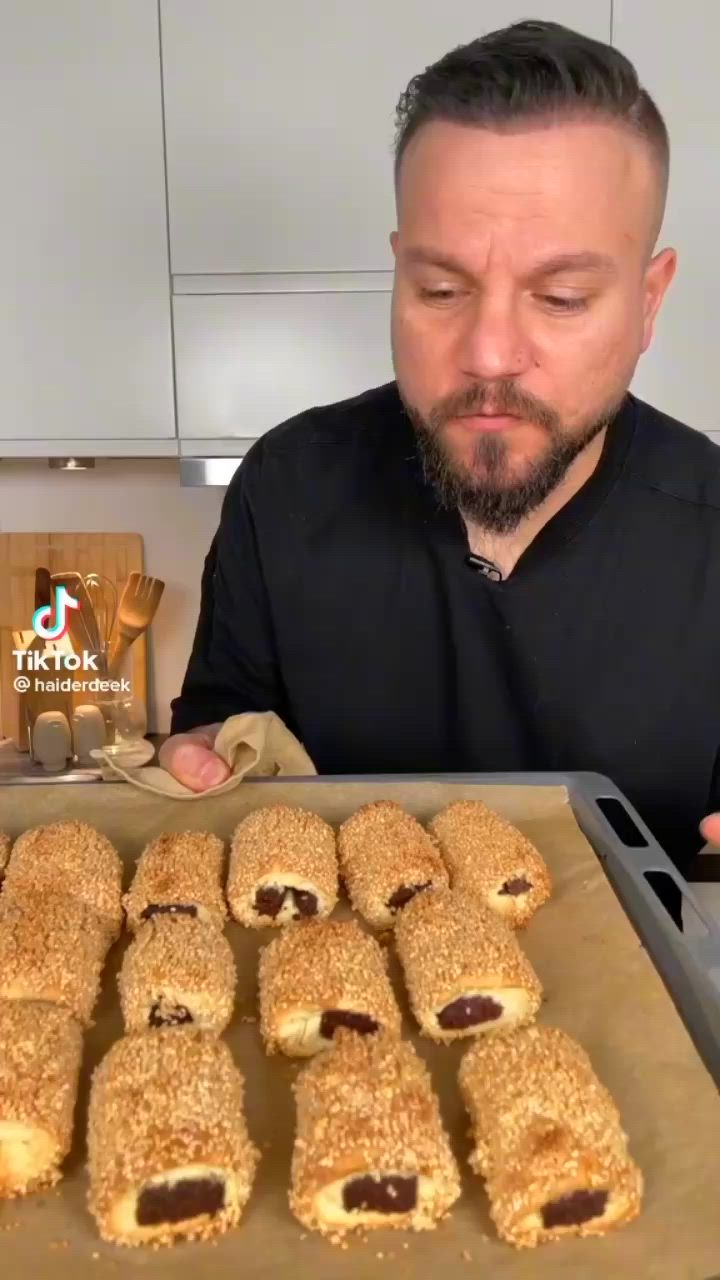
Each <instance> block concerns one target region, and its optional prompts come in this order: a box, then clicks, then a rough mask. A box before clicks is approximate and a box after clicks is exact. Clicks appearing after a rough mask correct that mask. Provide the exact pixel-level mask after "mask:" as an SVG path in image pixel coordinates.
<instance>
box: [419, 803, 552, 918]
mask: <svg viewBox="0 0 720 1280" xmlns="http://www.w3.org/2000/svg"><path fill="white" fill-rule="evenodd" d="M428 826H429V829H430V831H431V832H432V833H433V835H434V836H435V837H436V838H437V840H438V843H439V845H440V849H441V851H442V855H443V857H444V859H445V862H446V863H447V867H448V870H449V872H450V880H451V883H452V886H453V888H459V889H462V890H463V891H465V892H468V893H477V894H478V895H479V896H480V897H481V898H482V899H483V900H484V901H485V902H486V903H487V905H488V906H489V907H492V909H493V911H497V913H498V915H501V916H504V917H505V919H506V920H508V922H509V923H510V924H511V925H512V926H513V927H514V928H522V927H523V926H524V925H526V924H527V923H528V921H529V920H530V919H531V917H532V916H533V915H534V914H535V912H536V911H537V909H538V907H541V906H542V904H543V903H544V902H546V901H547V899H548V898H549V897H550V892H551V889H552V884H551V880H550V873H549V871H548V869H547V867H546V865H545V863H544V861H543V859H542V858H541V856H540V854H539V853H538V851H537V849H536V848H535V846H534V845H533V844H531V842H530V841H529V840H528V838H527V836H524V835H523V834H522V832H521V831H518V829H517V827H514V826H513V825H512V823H510V822H507V821H506V819H505V818H501V817H500V815H499V814H497V813H494V812H493V810H492V809H488V807H487V805H485V804H483V803H482V801H480V800H459V801H456V802H455V803H454V804H451V805H448V806H447V808H446V809H443V810H442V812H441V813H438V814H436V816H435V817H434V818H433V819H432V821H431V822H429V823H428Z"/></svg>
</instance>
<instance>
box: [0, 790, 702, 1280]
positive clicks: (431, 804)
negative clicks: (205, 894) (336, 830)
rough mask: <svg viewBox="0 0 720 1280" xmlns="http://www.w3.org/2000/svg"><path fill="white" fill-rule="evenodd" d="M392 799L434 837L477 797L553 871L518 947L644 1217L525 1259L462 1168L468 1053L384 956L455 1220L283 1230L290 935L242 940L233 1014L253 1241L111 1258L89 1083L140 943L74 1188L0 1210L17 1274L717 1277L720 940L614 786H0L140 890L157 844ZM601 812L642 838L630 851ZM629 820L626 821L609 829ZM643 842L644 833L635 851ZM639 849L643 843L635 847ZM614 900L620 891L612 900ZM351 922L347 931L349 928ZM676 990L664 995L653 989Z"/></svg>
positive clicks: (24, 820) (260, 934)
mask: <svg viewBox="0 0 720 1280" xmlns="http://www.w3.org/2000/svg"><path fill="white" fill-rule="evenodd" d="M380 798H390V799H396V800H397V801H398V803H401V804H403V805H404V806H405V807H406V808H407V809H408V810H409V811H410V812H414V813H415V814H416V816H417V817H419V818H420V819H421V820H426V819H427V818H429V817H430V816H431V815H432V813H434V812H437V810H438V809H439V808H441V807H442V806H443V805H444V804H447V803H449V802H450V801H451V800H453V799H460V798H478V799H483V800H484V801H485V802H486V803H488V804H489V805H491V807H493V808H495V809H497V810H498V811H499V812H501V813H504V814H505V815H506V816H507V817H508V818H510V820H511V821H515V822H516V823H517V825H518V826H519V827H520V828H521V829H523V830H524V831H525V832H526V834H527V835H528V836H529V837H530V839H532V840H533V841H534V843H535V844H536V845H537V846H538V848H539V849H540V851H541V853H542V854H543V855H544V856H545V858H546V859H547V861H548V864H549V866H550V869H551V872H552V874H553V878H554V882H555V890H554V893H553V897H552V898H551V900H550V902H548V903H547V904H546V906H544V907H543V908H542V910H541V911H540V912H539V913H538V914H537V916H536V917H535V918H534V920H533V921H532V922H531V924H530V925H529V927H528V929H527V930H525V931H524V932H523V934H522V945H523V947H524V949H525V950H526V951H527V954H528V955H529V958H530V959H531V961H532V963H533V964H534V966H535V968H536V969H537V971H538V973H539V975H540V977H541V979H542V981H543V985H544V988H545V997H546V1000H545V1003H544V1005H543V1008H542V1010H541V1013H540V1017H541V1019H542V1021H544V1022H546V1023H548V1022H549V1023H553V1024H554V1025H558V1026H562V1027H563V1028H564V1029H565V1030H567V1031H569V1032H570V1033H571V1034H574V1035H575V1036H576V1037H577V1039H578V1040H579V1041H580V1042H581V1043H582V1044H583V1045H584V1046H585V1048H586V1049H587V1051H588V1052H589V1054H590V1056H591V1059H592V1061H593V1063H594V1065H595V1068H596V1070H597V1072H598V1075H599V1076H600V1078H601V1079H602V1080H603V1081H604V1082H605V1083H606V1084H607V1086H608V1088H609V1089H610V1091H611V1092H612V1094H613V1096H614V1097H615V1099H616V1101H617V1103H618V1106H619V1108H620V1111H621V1115H622V1117H623V1122H624V1123H625V1126H626V1128H627V1130H628V1133H629V1135H630V1142H631V1149H632V1150H633V1153H634V1154H635V1156H636V1158H637V1159H638V1162H639V1163H640V1165H641V1167H642V1168H643V1170H644V1172H645V1176H646V1188H647V1189H646V1195H645V1201H644V1205H643V1211H642V1214H641V1216H640V1217H639V1219H638V1220H637V1221H636V1222H635V1223H633V1224H631V1225H629V1226H628V1227H626V1228H623V1229H622V1230H621V1231H617V1232H614V1233H611V1234H609V1235H608V1236H607V1237H605V1238H603V1239H601V1240H591V1241H584V1240H568V1241H564V1242H562V1243H561V1244H557V1245H552V1246H545V1247H544V1248H542V1249H538V1250H523V1251H516V1250H514V1249H512V1248H511V1247H510V1246H508V1245H506V1244H503V1243H502V1242H500V1241H499V1240H498V1239H497V1237H496V1233H495V1231H494V1228H493V1227H492V1224H491V1222H490V1219H489V1216H488V1213H487V1203H486V1199H485V1195H484V1192H483V1189H482V1183H481V1181H480V1180H479V1179H478V1178H476V1177H475V1176H474V1175H472V1174H471V1173H470V1171H469V1169H468V1167H467V1156H468V1153H469V1150H470V1142H469V1139H468V1136H467V1117H466V1115H465V1112H464V1109H463V1107H462V1102H461V1099H460V1096H459V1091H458V1089H457V1069H458V1066H459V1063H460V1060H461V1057H462V1055H463V1053H464V1052H465V1051H466V1050H467V1048H468V1044H469V1042H468V1041H459V1042H456V1043H455V1044H453V1045H449V1046H436V1045H432V1044H431V1043H430V1042H428V1041H426V1040H423V1039H422V1037H420V1036H418V1035H417V1033H416V1030H415V1028H414V1023H413V1021H412V1019H411V1017H410V1015H409V1010H408V1006H407V1000H406V996H405V992H404V985H403V983H402V979H401V976H400V975H399V972H398V969H397V965H396V964H395V962H394V958H393V957H392V953H391V976H392V979H393V982H394V985H395V989H396V993H397V996H398V1000H399V1002H400V1004H401V1008H402V1011H403V1020H404V1027H403V1034H404V1035H406V1036H407V1037H408V1038H409V1039H411V1040H412V1042H413V1043H414V1045H415V1047H416V1049H417V1051H418V1052H419V1053H420V1054H421V1056H422V1057H423V1058H424V1059H425V1061H426V1062H427V1064H428V1067H429V1069H430V1071H431V1074H432V1078H433V1082H434V1085H435V1088H436V1090H437V1093H438V1097H439V1100H440V1105H441V1109H442V1113H443V1118H444V1120H445V1123H446V1125H447V1127H448V1130H449V1132H450V1135H451V1139H452V1143H453V1148H454V1150H455V1154H456V1156H457V1159H458V1162H459V1165H460V1168H461V1171H462V1179H463V1194H462V1197H461V1199H460V1200H459V1201H458V1203H457V1205H456V1206H455V1207H454V1209H453V1211H452V1215H451V1217H450V1219H449V1220H448V1221H446V1222H444V1223H443V1224H442V1225H441V1226H440V1227H439V1228H438V1229H437V1230H436V1231H434V1232H429V1233H422V1234H417V1235H415V1234H413V1233H404V1232H403V1233H400V1232H392V1231H383V1232H375V1233H368V1236H367V1238H366V1239H367V1242H366V1243H363V1241H362V1240H360V1241H353V1242H352V1244H351V1245H350V1247H349V1248H348V1250H347V1251H341V1250H340V1249H338V1248H335V1247H333V1246H332V1245H330V1244H329V1243H328V1242H327V1241H325V1240H323V1239H321V1238H319V1237H318V1236H317V1235H316V1234H315V1233H308V1232H305V1231H303V1230H302V1228H301V1227H300V1226H299V1224H298V1223H297V1222H296V1221H295V1219H294V1218H293V1217H292V1215H291V1214H290V1212H289V1209H288V1205H287V1187H288V1177H289V1168H290V1156H291V1152H292V1137H293V1131H294V1107H293V1101H292V1093H291V1088H290V1086H291V1084H292V1082H293V1080H294V1079H295V1078H296V1076H297V1073H298V1070H300V1069H301V1066H300V1064H298V1063H296V1062H295V1061H292V1060H288V1059H284V1058H282V1057H275V1058H270V1059H269V1058H267V1057H266V1056H265V1054H264V1052H263V1049H262V1045H261V1042H260V1037H259V1034H258V1028H257V1024H256V1022H255V1021H254V1020H253V1019H254V1018H255V1016H256V973H257V955H258V950H259V948H260V947H262V946H263V945H265V943H267V941H269V939H270V938H271V937H273V936H274V935H275V931H273V930H263V931H253V930H246V929H242V928H240V926H238V925H235V924H229V925H228V929H227V934H228V937H229V938H230V941H231V943H232V945H233V949H234V952H235V956H236V961H237V966H238V978H239V985H238V999H237V1007H236V1014H235V1017H234V1019H233V1023H232V1025H231V1027H230V1028H229V1030H228V1032H227V1033H226V1037H225V1038H226V1039H227V1041H228V1043H229V1045H230V1047H231V1049H232V1052H233V1055H234V1057H235V1060H236V1061H237V1063H238V1065H239V1066H240V1068H241V1069H242V1071H243V1073H244V1075H245V1079H246V1086H247V1114H248V1124H249V1128H250V1131H251V1133H252V1136H253V1138H254V1140H255V1141H256V1143H257V1145H258V1146H259V1148H260V1150H261V1156H262V1158H261V1161H260V1165H259V1168H258V1174H257V1179H256V1182H255V1186H254V1188H253V1193H252V1196H251V1198H250V1201H249V1204H248V1206H247V1209H246V1211H245V1214H244V1215H243V1219H242V1222H241V1224H240V1226H239V1228H238V1229H237V1230H236V1231H234V1232H232V1233H229V1234H228V1235H226V1236H224V1237H222V1238H221V1239H220V1240H219V1241H218V1242H217V1244H215V1245H210V1244H207V1245H203V1244H184V1245H179V1246H177V1247H176V1248H175V1249H172V1250H162V1251H158V1252H152V1251H148V1250H127V1249H121V1248H118V1247H116V1246H113V1245H109V1244H105V1243H104V1242H102V1241H101V1240H100V1239H99V1237H98V1235H97V1231H96V1229H95V1224H94V1222H93V1220H92V1218H91V1217H90V1215H89V1214H88V1211H87V1206H86V1192H87V1179H86V1172H85V1126H86V1112H87V1099H88V1091H89V1083H90V1077H91V1072H92V1070H93V1068H94V1066H95V1065H96V1063H97V1062H99V1061H100V1059H101V1058H102V1056H103V1055H104V1053H105V1052H106V1050H107V1049H108V1048H109V1046H110V1044H111V1043H112V1042H113V1041H114V1040H116V1039H117V1038H118V1037H119V1036H120V1035H121V1034H122V1026H121V1020H120V1012H119V1007H118V1000H117V988H116V978H117V972H118V970H119V967H120V964H121V962H122V957H123V953H124V948H125V946H126V944H127V940H126V939H124V940H122V941H121V942H120V943H119V944H118V945H117V946H116V947H114V948H113V949H112V951H111V953H110V956H109V958H108V964H107V967H106V971H105V975H104V983H103V991H102V994H101V998H100V1001H99V1005H98V1008H97V1011H96V1019H95V1025H94V1026H93V1027H92V1028H91V1029H90V1030H89V1031H88V1033H87V1035H86V1043H85V1054H84V1060H83V1071H82V1077H81V1087H80V1094H79V1098H78V1107H77V1112H76V1125H75V1141H74V1146H73V1150H72V1152H71V1155H70V1157H69V1159H68V1161H67V1163H66V1166H65V1177H64V1179H63V1181H62V1182H61V1183H60V1184H59V1186H58V1187H57V1188H55V1189H54V1190H53V1191H51V1192H47V1193H40V1194H38V1195H35V1196H31V1197H27V1198H25V1199H22V1200H18V1201H13V1202H9V1203H7V1202H6V1203H4V1204H3V1203H0V1241H1V1242H2V1244H1V1247H2V1257H3V1263H4V1274H7V1275H8V1276H16V1275H17V1276H25V1275H28V1276H29V1275H32V1276H33V1280H50V1278H52V1280H86V1277H90V1276H93V1277H104V1276H109V1277H122V1278H123V1280H125V1277H126V1276H135V1275H137V1276H152V1277H153V1280H155V1277H158V1278H160V1277H162V1280H186V1278H187V1280H191V1278H192V1280H206V1278H210V1277H212V1280H230V1278H231V1277H232V1280H236V1278H237V1276H238V1275H242V1276H243V1280H270V1278H271V1277H272V1278H273V1280H275V1277H280V1276H284V1275H285V1274H286V1272H288V1271H289V1270H291V1269H294V1270H296V1271H297V1272H299V1274H300V1275H301V1276H305V1275H312V1276H313V1280H376V1277H378V1276H380V1277H382V1276H383V1275H387V1276H388V1277H392V1280H396V1278H397V1280H426V1278H427V1280H431V1278H432V1280H435V1278H436V1277H437V1276H438V1275H442V1276H443V1280H461V1278H464V1277H467V1276H471V1275H475V1274H477V1275H483V1276H492V1277H493V1280H550V1277H552V1280H580V1278H581V1280H608V1277H612V1280H710V1278H711V1277H713V1276H715V1275H717V1273H718V1271H719V1270H720V1229H719V1228H718V1226H717V1193H716V1190H715V1188H716V1186H717V1178H718V1173H719V1172H720V1154H719V1153H720V1100H719V1099H718V1092H717V1085H716V1083H715V1082H714V1080H713V1078H712V1076H711V1074H710V1072H711V1071H713V1069H714V1068H716V1067H717V1063H718V1056H717V1047H718V1020H717V993H716V991H715V990H714V987H713V982H712V972H713V969H714V967H715V964H716V959H717V954H718V952H717V943H718V938H717V930H716V927H715V926H714V925H713V923H712V921H710V920H707V919H706V918H705V917H704V915H703V912H702V910H701V908H700V907H699V905H698V904H697V903H695V901H694V898H693V895H692V892H691V890H690V889H689V888H688V886H687V885H685V883H684V882H683V880H682V877H680V876H678V874H677V872H676V871H675V869H674V868H673V867H672V865H671V864H670V863H669V861H668V859H667V858H666V857H665V855H664V854H663V852H662V850H661V849H659V847H658V846H657V844H656V843H655V841H653V839H652V837H651V836H650V833H649V832H648V831H647V829H646V828H645V826H644V824H643V823H642V822H641V820H640V819H639V817H638V815H637V814H636V813H635V811H634V810H633V809H632V807H631V806H630V805H629V804H628V803H627V801H626V800H625V799H624V797H622V796H621V794H620V793H619V792H618V791H617V789H616V788H615V787H614V786H613V785H612V784H611V783H610V782H608V781H607V780H606V779H604V778H600V777H598V776H597V775H592V774H584V775H583V774H580V775H570V774H558V773H553V774H530V775H522V774H515V775H508V774H499V773H498V774H482V775H479V774H478V775H467V774H465V775H458V774H456V775H440V776H437V775H436V776H434V777H427V778H418V777H417V776H414V775H390V776H389V775H384V776H383V775H380V776H378V777H376V778H367V777H360V778H358V777H350V778H342V777H335V776H333V777H330V778H323V777H320V778H302V779H295V780H293V779H252V780H245V781H244V782H243V783H242V784H241V785H240V786H238V787H237V788H236V789H235V790H234V791H232V792H228V793H226V794H225V795H223V796H220V797H216V798H213V797H202V798H198V799H194V800H192V801H178V800H171V799H169V798H166V797H158V796H155V795H152V794H150V793H148V792H144V791H140V790H138V789H136V788H133V787H130V786H128V785H127V784H124V783H109V784H96V783H92V784H82V783H79V784H77V785H76V786H72V787H70V786H54V785H53V784H52V783H49V784H47V785H46V786H42V785H34V786H33V787H32V788H26V787H17V788H13V787H3V788H1V789H0V827H3V826H4V827H7V828H8V829H9V830H10V833H11V834H12V835H16V834H18V833H19V832H20V831H21V830H23V829H24V828H26V827H28V826H30V825H34V824H36V823H39V822H47V821H52V820H55V819H57V818H60V817H77V818H84V819H85V820H86V821H88V822H93V823H95V824H96V825H97V826H98V827H99V828H100V829H101V830H104V831H106V833H107V834H108V835H109V836H110V838H111V839H114V840H115V842H116V844H117V846H118V848H119V849H120V851H121V854H122V856H123V859H124V861H125V863H126V883H127V882H128V881H129V879H130V875H131V872H132V864H133V862H134V859H135V858H136V856H137V854H138V853H139V852H140V849H141V848H142V846H143V844H144V843H145V842H146V841H147V840H148V839H149V838H151V837H152V836H153V835H155V834H157V833H158V832H159V831H162V830H168V831H171V830H176V831H178V830H185V829H188V828H196V829H202V828H204V829H207V830H214V831H216V832H217V834H219V835H221V836H223V837H228V836H229V835H230V833H231V831H232V829H233V827H234V825H235V823H236V822H237V821H238V820H239V819H240V818H241V817H242V816H244V814H245V813H247V812H249V811H250V810H252V809H254V808H257V807H261V806H262V807H264V806H267V805H271V804H275V803H278V802H280V801H282V802H283V803H290V804H303V805H305V806H306V807H308V808H311V809H314V810H315V811H316V812H318V813H320V814H321V815H322V816H324V817H326V819H327V820H328V821H331V822H333V823H337V822H339V821H341V820H342V818H344V817H345V816H347V814H348V813H350V812H352V811H353V810H354V809H355V808H356V807H358V806H359V805H360V804H364V803H367V802H368V801H369V800H375V799H380ZM608 800H611V801H617V802H618V803H619V804H620V805H621V806H622V812H623V814H624V815H625V819H626V820H627V819H629V820H631V821H632V823H634V827H633V828H631V829H629V830H628V831H627V832H626V833H625V838H621V836H619V835H618V832H617V830H616V829H615V827H616V826H617V823H618V818H617V816H616V814H613V823H611V822H610V820H609V819H608V817H607V804H606V802H607V801H608ZM613 824H614V825H613ZM638 833H639V834H638ZM639 839H642V840H644V841H645V842H646V843H644V844H642V843H640V844H638V843H637V841H638V840H639ZM647 872H662V873H665V874H667V875H670V876H671V877H672V879H673V880H675V882H676V884H677V885H678V887H679V888H680V890H681V892H682V893H683V894H684V896H685V898H686V899H687V901H688V904H689V905H690V906H691V907H692V908H693V909H694V910H695V911H697V914H698V917H699V918H700V919H704V923H705V929H706V932H705V934H704V936H703V937H701V938H697V939H696V938H694V937H685V936H684V935H683V934H681V933H680V932H679V930H677V928H676V927H675V925H674V924H673V922H672V920H671V919H670V917H669V916H668V915H667V913H666V911H665V908H664V907H663V906H662V904H661V903H660V902H659V900H658V899H657V898H656V896H655V894H654V892H653V891H652V889H651V888H650V886H649V884H648V882H647V880H646V878H645V876H646V873H647ZM613 889H614V892H613ZM347 911H348V909H347V907H346V906H341V907H340V908H338V914H340V915H343V914H347ZM661 974H662V977H661V976H660V975H661Z"/></svg>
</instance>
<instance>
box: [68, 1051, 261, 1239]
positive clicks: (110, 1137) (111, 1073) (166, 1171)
mask: <svg viewBox="0 0 720 1280" xmlns="http://www.w3.org/2000/svg"><path fill="white" fill-rule="evenodd" d="M244 1090H245V1083H244V1079H243V1076H242V1074H241V1073H240V1071H239V1070H238V1068H237V1067H236V1065H235V1063H234V1062H233V1058H232V1055H231V1053H230V1050H229V1048H228V1046H227V1045H226V1044H225V1042H224V1041H223V1040H221V1039H220V1038H219V1037H218V1036H215V1035H213V1034H212V1033H210V1032H207V1031H200V1030H199V1029H198V1028H197V1027H172V1028H171V1027H162V1028H160V1029H159V1030H157V1031H137V1032H133V1033H132V1034H130V1035H127V1036H125V1038H124V1039H123V1040H118V1041H117V1042H116V1043H115V1044H114V1045H113V1046H112V1048H111V1049H110V1050H109V1052H108V1053H107V1054H106V1055H105V1057H104V1059H103V1061H102V1062H101V1063H100V1066H99V1067H98V1068H97V1069H96V1071H95V1073H94V1075H93V1081H92V1088H91V1091H90V1106H89V1113H88V1169H89V1174H90V1190H89V1195H88V1203H89V1207H90V1212H91V1213H92V1214H93V1216H94V1218H95V1220H96V1222H97V1225H98V1230H99V1232H100V1235H101V1236H102V1237H103V1239H104V1240H110V1241H113V1242H114V1243H116V1244H125V1245H141V1244H156V1245H170V1244H174V1243H175V1241H176V1240H177V1239H180V1238H185V1239H203V1240H207V1239H209V1238H210V1237H212V1236H216V1235H220V1234H221V1233H222V1232H225V1231H227V1230H228V1229H229V1228H230V1227H234V1226H235V1225H236V1224H237V1223H238V1222H239V1220H240V1216H241V1213H242V1210H243V1208H244V1206H245V1204H246V1202H247V1200H248V1197H249V1195H250V1191H251V1189H252V1185H253V1181H254V1177H255V1169H256V1165H257V1161H258V1158H259V1152H258V1151H257V1149H256V1147H255V1146H254V1144H253V1142H252V1141H251V1139H250V1137H249V1136H248V1131H247V1126H246V1123H245V1114H244Z"/></svg>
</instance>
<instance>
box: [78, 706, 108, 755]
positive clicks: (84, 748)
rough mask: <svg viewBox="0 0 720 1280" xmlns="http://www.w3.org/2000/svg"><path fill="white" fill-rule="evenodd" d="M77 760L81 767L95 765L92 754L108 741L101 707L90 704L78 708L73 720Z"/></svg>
mask: <svg viewBox="0 0 720 1280" xmlns="http://www.w3.org/2000/svg"><path fill="white" fill-rule="evenodd" d="M72 737H73V749H74V751H75V758H76V760H77V762H78V764H79V765H93V764H94V763H95V762H94V760H93V757H92V756H91V754H90V752H91V751H95V750H97V748H98V747H104V746H105V743H106V741H107V727H106V724H105V717H104V715H103V713H102V711H101V710H100V708H99V707H96V706H95V705H94V704H93V703H91V702H88V703H85V704H83V706H81V707H76V708H75V710H74V712H73V718H72Z"/></svg>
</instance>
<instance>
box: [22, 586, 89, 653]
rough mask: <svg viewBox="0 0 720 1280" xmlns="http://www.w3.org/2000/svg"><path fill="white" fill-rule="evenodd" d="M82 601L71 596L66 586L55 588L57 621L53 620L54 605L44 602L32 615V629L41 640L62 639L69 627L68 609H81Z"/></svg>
mask: <svg viewBox="0 0 720 1280" xmlns="http://www.w3.org/2000/svg"><path fill="white" fill-rule="evenodd" d="M79 608H80V601H79V600H76V599H75V597H74V596H71V595H70V593H69V591H67V589H66V588H65V587H57V588H56V590H55V621H54V622H53V621H52V612H53V610H52V605H51V604H44V605H41V607H40V608H39V609H36V610H35V612H34V614H33V616H32V629H33V631H34V632H35V635H36V636H39V637H40V639H41V640H62V637H63V636H64V635H65V634H66V632H67V629H68V610H70V609H79Z"/></svg>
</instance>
